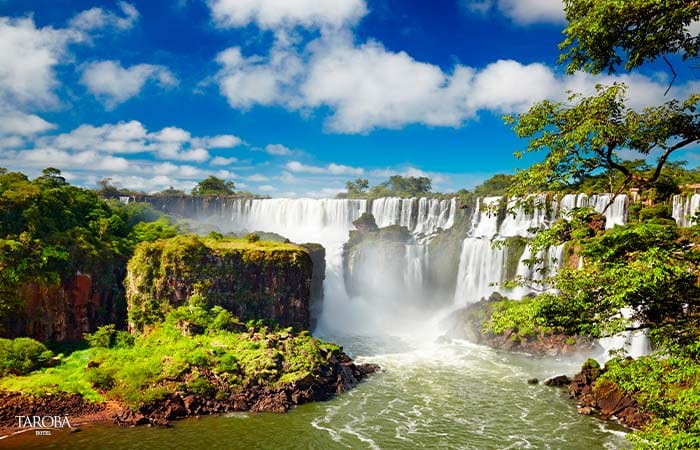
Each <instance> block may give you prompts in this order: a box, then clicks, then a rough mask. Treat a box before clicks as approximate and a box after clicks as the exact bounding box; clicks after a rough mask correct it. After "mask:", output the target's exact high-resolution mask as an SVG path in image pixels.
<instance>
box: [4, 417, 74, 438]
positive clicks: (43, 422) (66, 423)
mask: <svg viewBox="0 0 700 450" xmlns="http://www.w3.org/2000/svg"><path fill="white" fill-rule="evenodd" d="M15 419H17V427H18V428H19V429H21V430H34V434H36V435H37V436H51V430H60V429H62V428H72V427H71V424H70V420H69V419H68V414H65V415H63V416H15Z"/></svg>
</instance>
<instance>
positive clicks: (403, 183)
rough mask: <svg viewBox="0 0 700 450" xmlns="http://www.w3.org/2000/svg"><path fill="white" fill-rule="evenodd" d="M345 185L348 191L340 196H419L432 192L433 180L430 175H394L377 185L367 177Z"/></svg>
mask: <svg viewBox="0 0 700 450" xmlns="http://www.w3.org/2000/svg"><path fill="white" fill-rule="evenodd" d="M345 187H346V189H347V192H344V193H341V194H339V195H338V197H339V198H367V197H369V198H378V197H418V196H421V195H427V194H430V193H431V191H432V181H431V180H430V178H428V177H403V176H400V175H392V176H391V177H389V179H388V180H387V181H385V182H383V183H380V184H378V185H376V186H372V187H370V186H369V181H368V180H367V179H365V178H358V179H357V180H355V181H348V182H347V183H345Z"/></svg>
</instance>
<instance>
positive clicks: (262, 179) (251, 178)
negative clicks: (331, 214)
mask: <svg viewBox="0 0 700 450" xmlns="http://www.w3.org/2000/svg"><path fill="white" fill-rule="evenodd" d="M246 180H248V181H253V182H256V183H262V182H265V181H269V180H270V179H269V178H268V177H266V176H265V175H261V174H259V173H256V174H253V175H250V176H248V177H246Z"/></svg>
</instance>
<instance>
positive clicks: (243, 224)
mask: <svg viewBox="0 0 700 450" xmlns="http://www.w3.org/2000/svg"><path fill="white" fill-rule="evenodd" d="M456 210H457V203H456V200H455V199H454V198H452V199H442V200H440V199H429V198H409V199H403V198H395V197H387V198H379V199H375V200H373V201H371V202H368V201H367V200H355V199H235V200H232V201H230V202H229V203H228V204H227V205H226V207H225V209H224V211H225V212H224V214H228V215H229V217H230V220H231V222H232V224H233V227H234V229H237V230H248V231H267V232H274V233H278V234H280V235H283V236H285V237H288V238H289V239H291V240H292V241H294V242H318V243H320V244H322V245H323V246H324V247H325V248H326V281H325V283H324V297H325V299H324V306H323V312H322V313H321V317H319V318H318V324H319V327H324V326H329V325H330V324H331V323H332V324H333V328H335V329H336V330H338V326H339V325H340V326H341V327H343V328H344V329H345V330H346V331H349V330H352V331H353V332H357V331H358V330H359V331H364V332H368V333H371V332H375V331H377V330H382V329H384V328H385V327H386V326H387V322H388V321H390V319H391V318H392V317H394V318H396V319H397V320H396V321H397V322H398V318H397V315H396V310H397V309H399V308H398V307H397V305H398V304H399V303H400V301H401V300H402V299H400V298H396V299H389V300H387V301H385V302H378V301H376V299H368V298H367V299H366V298H354V299H352V300H351V299H349V297H348V294H347V290H346V287H345V283H344V279H343V278H344V277H343V260H342V258H343V256H342V251H343V244H344V243H345V242H346V241H347V239H348V235H349V232H350V230H352V229H353V228H354V227H353V225H352V222H353V221H354V220H356V219H358V218H359V217H360V216H361V215H362V214H363V213H365V212H371V213H372V214H373V215H374V217H375V221H376V222H377V225H378V226H379V227H386V226H390V225H400V226H405V227H406V228H408V229H409V231H411V232H412V233H414V234H415V235H416V238H417V239H415V242H412V243H408V244H405V252H404V261H403V263H402V264H403V267H404V270H403V277H402V279H401V280H398V281H400V282H401V283H403V284H404V285H405V286H407V287H408V288H409V289H411V290H413V291H415V292H419V291H420V289H421V288H422V285H423V281H424V274H425V270H426V267H427V262H428V245H427V244H428V242H429V237H424V236H426V235H430V234H434V233H435V232H436V231H438V230H439V229H446V228H450V227H452V225H453V224H454V215H455V213H456ZM368 258H369V259H368V260H367V261H364V260H363V261H350V264H349V270H356V269H354V268H356V267H361V266H362V265H367V266H370V267H379V268H382V267H383V266H385V265H386V264H388V263H389V261H384V260H383V259H382V258H385V256H383V255H370V256H369V257H368ZM374 272H375V273H372V274H370V276H369V277H368V283H370V284H371V285H373V286H370V288H372V287H375V288H376V289H379V288H384V289H385V290H386V289H387V287H391V286H392V285H391V283H387V280H385V279H383V278H382V271H381V270H374ZM392 281H394V280H392ZM370 290H371V289H370ZM382 309H384V311H382ZM339 318H342V320H343V323H342V324H340V323H339V320H338V319H339Z"/></svg>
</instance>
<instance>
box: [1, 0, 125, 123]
mask: <svg viewBox="0 0 700 450" xmlns="http://www.w3.org/2000/svg"><path fill="white" fill-rule="evenodd" d="M119 8H120V10H121V14H116V13H113V12H110V11H107V10H104V9H102V8H93V9H90V10H87V11H83V12H81V13H79V14H78V15H76V16H75V17H74V18H73V19H71V20H70V21H69V25H68V27H67V28H58V29H57V28H53V27H50V26H46V27H41V28H39V27H37V26H36V24H35V23H34V20H33V18H31V17H25V18H8V17H0V116H1V117H2V119H4V120H2V121H3V122H4V123H5V124H4V125H3V126H2V129H0V133H4V134H25V135H26V134H32V133H40V132H44V131H48V130H50V129H52V128H53V127H54V126H53V125H52V124H50V123H48V122H47V121H45V120H44V119H42V118H41V117H39V116H37V115H36V112H37V111H36V110H37V109H40V110H46V109H50V108H56V107H58V106H59V105H60V101H59V99H58V97H57V96H56V94H55V90H56V88H57V87H58V85H59V82H58V80H57V78H56V73H55V69H56V67H57V66H58V65H60V64H65V63H66V62H72V56H71V54H70V53H69V51H68V49H69V46H70V45H71V44H76V43H85V42H89V41H90V39H91V33H93V32H96V31H97V30H100V29H104V28H109V27H112V28H116V29H127V28H130V27H131V26H132V25H133V23H134V21H135V20H136V19H137V18H138V11H137V10H136V9H135V8H134V7H133V6H132V5H130V4H128V3H124V2H122V3H120V4H119Z"/></svg>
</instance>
